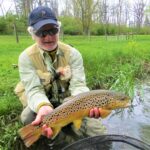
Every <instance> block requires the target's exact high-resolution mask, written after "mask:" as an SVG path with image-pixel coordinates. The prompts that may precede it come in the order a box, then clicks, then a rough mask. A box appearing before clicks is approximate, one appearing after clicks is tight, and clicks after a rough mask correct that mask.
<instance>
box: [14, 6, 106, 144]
mask: <svg viewBox="0 0 150 150" xmlns="http://www.w3.org/2000/svg"><path fill="white" fill-rule="evenodd" d="M28 31H29V33H30V34H31V36H32V38H33V39H34V40H35V44H33V45H32V46H30V47H28V48H27V49H26V50H24V51H23V52H22V53H21V55H20V57H19V74H20V78H21V83H19V84H18V86H17V87H16V90H15V91H16V93H17V94H18V96H19V98H20V100H21V101H22V103H23V105H24V107H25V109H24V110H23V112H22V114H21V121H22V122H23V124H29V123H32V124H33V125H38V124H40V122H41V121H42V117H43V116H44V115H47V114H48V113H51V112H52V111H53V109H54V108H55V107H57V106H59V105H60V104H61V103H63V102H64V101H65V100H64V99H65V98H66V97H68V96H74V95H77V94H79V93H82V92H87V91H89V88H88V87H87V86H86V82H85V74H84V68H83V60H82V56H81V54H80V53H79V51H77V50H76V49H75V48H73V47H71V46H69V45H66V44H64V43H61V42H59V31H60V23H59V22H58V20H57V18H56V16H55V14H54V13H53V12H52V10H51V9H50V8H48V7H43V6H40V7H37V8H35V9H34V10H33V11H32V12H31V14H30V15H29V27H28ZM24 89H25V90H24ZM66 100H67V99H66ZM89 117H91V118H88V117H87V118H85V119H84V120H83V124H82V126H81V129H80V130H79V131H76V130H75V129H74V128H73V127H72V126H71V127H70V126H69V127H68V129H67V131H68V133H69V132H70V133H71V132H72V133H73V136H72V135H67V134H66V135H65V131H64V132H61V133H60V135H59V136H58V137H56V141H57V139H59V137H61V134H64V135H65V136H66V137H67V136H70V138H69V140H68V143H70V142H73V141H75V140H76V139H77V138H75V137H79V138H83V137H86V136H94V135H99V134H101V133H102V132H103V129H102V128H101V124H100V121H99V119H94V118H99V117H100V111H99V109H98V108H93V109H91V110H90V112H89ZM43 135H45V136H46V137H48V138H51V137H52V135H53V131H52V129H51V128H49V127H47V126H46V125H44V126H43ZM66 139H68V138H66Z"/></svg>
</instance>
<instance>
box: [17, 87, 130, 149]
mask: <svg viewBox="0 0 150 150" xmlns="http://www.w3.org/2000/svg"><path fill="white" fill-rule="evenodd" d="M129 100H130V98H129V97H128V96H126V95H124V94H122V93H118V92H113V91H109V90H92V91H89V92H85V93H81V94H79V95H77V96H73V97H70V98H67V101H66V102H65V103H63V104H62V105H60V106H59V107H57V108H55V109H54V110H53V111H52V112H51V113H50V114H48V115H46V116H44V117H43V120H42V123H41V124H40V125H38V126H33V125H31V124H29V125H26V126H25V127H23V128H21V129H19V134H20V136H21V138H22V139H23V141H24V143H25V145H26V146H27V147H30V146H31V145H32V144H33V143H34V142H35V141H37V140H38V139H39V138H40V136H41V134H42V126H43V125H44V124H46V125H47V126H49V127H51V128H52V130H53V137H52V138H55V137H56V135H57V134H58V133H59V132H60V130H61V128H62V127H64V126H66V125H68V124H69V123H73V125H74V126H75V128H77V129H79V128H80V126H81V123H82V119H83V118H84V117H86V116H88V115H89V111H90V110H91V109H92V108H94V107H97V108H100V109H101V110H100V114H101V118H105V117H107V116H108V115H109V114H110V113H111V111H112V110H114V109H118V108H126V107H128V106H129V105H130V101H129Z"/></svg>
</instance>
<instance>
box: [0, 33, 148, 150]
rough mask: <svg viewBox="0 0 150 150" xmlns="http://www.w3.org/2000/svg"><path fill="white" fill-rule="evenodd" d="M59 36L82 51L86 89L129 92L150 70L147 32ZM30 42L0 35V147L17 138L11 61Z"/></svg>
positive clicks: (15, 75)
mask: <svg viewBox="0 0 150 150" xmlns="http://www.w3.org/2000/svg"><path fill="white" fill-rule="evenodd" d="M62 40H63V41H64V42H65V43H68V44H70V45H73V46H74V47H75V48H77V49H78V50H79V51H80V52H81V53H82V56H83V60H84V66H85V73H86V78H87V85H88V86H89V87H90V89H97V88H101V89H113V90H117V91H122V92H124V93H128V94H129V95H133V89H134V86H135V84H136V82H137V81H138V80H142V79H144V78H146V77H148V76H149V74H150V69H149V68H150V44H149V40H150V36H148V35H147V36H136V37H134V38H133V39H129V40H126V39H125V38H122V39H120V40H117V39H116V37H108V40H106V39H105V37H102V36H101V37H91V38H88V37H83V36H74V37H73V36H65V37H63V39H62ZM32 43H33V41H32V40H31V37H29V36H21V37H20V42H19V43H18V44H17V43H16V41H15V37H13V36H0V68H1V71H0V81H1V82H0V119H1V120H0V127H1V128H0V133H1V135H0V150H1V149H6V150H7V149H10V148H11V146H12V144H13V142H14V141H15V140H16V138H17V133H16V130H17V129H18V127H19V124H18V123H17V122H18V115H16V114H19V113H20V112H21V109H22V106H21V104H20V102H19V101H18V98H17V97H16V96H15V94H14V92H13V90H14V87H15V85H16V84H17V82H18V81H19V74H18V69H17V68H15V67H14V64H17V63H18V56H19V54H20V53H21V51H23V50H24V49H25V48H26V47H28V46H29V45H31V44H32ZM10 116H11V117H10ZM10 128H11V129H10ZM9 129H10V131H9ZM8 141H9V148H7V147H8V145H7V143H8Z"/></svg>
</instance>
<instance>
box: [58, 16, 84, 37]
mask: <svg viewBox="0 0 150 150" xmlns="http://www.w3.org/2000/svg"><path fill="white" fill-rule="evenodd" d="M60 21H61V22H62V29H63V31H64V34H69V35H81V34H82V27H81V24H80V23H79V22H80V21H79V20H78V19H75V18H73V17H61V18H60Z"/></svg>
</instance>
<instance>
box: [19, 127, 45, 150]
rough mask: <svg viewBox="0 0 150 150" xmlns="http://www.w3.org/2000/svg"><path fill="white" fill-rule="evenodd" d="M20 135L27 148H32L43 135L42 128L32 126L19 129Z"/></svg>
mask: <svg viewBox="0 0 150 150" xmlns="http://www.w3.org/2000/svg"><path fill="white" fill-rule="evenodd" d="M18 133H19V135H20V136H21V138H22V140H23V141H24V143H25V145H26V146H27V147H30V146H31V145H32V144H33V143H34V142H35V141H37V140H38V139H39V138H40V136H41V134H42V132H41V128H40V127H37V126H33V125H31V124H29V125H26V126H25V127H23V128H21V129H19V131H18Z"/></svg>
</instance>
